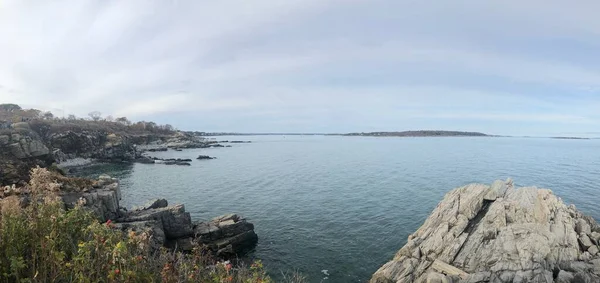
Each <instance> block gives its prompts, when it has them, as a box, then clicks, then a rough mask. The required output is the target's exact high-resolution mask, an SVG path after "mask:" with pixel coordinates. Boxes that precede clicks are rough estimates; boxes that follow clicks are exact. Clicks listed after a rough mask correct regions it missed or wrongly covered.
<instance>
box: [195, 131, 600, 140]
mask: <svg viewBox="0 0 600 283" xmlns="http://www.w3.org/2000/svg"><path fill="white" fill-rule="evenodd" d="M184 132H186V133H190V134H194V135H196V136H201V137H218V136H342V137H407V138H410V137H488V138H540V139H560V140H593V139H599V138H595V137H571V136H510V135H489V134H485V133H481V132H463V131H431V130H423V131H401V132H360V133H217V132H215V133H208V132H197V131H184Z"/></svg>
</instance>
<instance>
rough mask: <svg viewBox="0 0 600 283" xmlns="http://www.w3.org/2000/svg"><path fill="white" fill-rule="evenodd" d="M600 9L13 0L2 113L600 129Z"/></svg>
mask: <svg viewBox="0 0 600 283" xmlns="http://www.w3.org/2000/svg"><path fill="white" fill-rule="evenodd" d="M598 11H600V1H597V0H581V1H577V2H569V1H564V0H528V1H522V0H519V1H516V0H493V1H481V0H472V1H471V0H455V1H445V0H439V1H417V0H410V1H404V0H385V1H384V0H368V1H367V0H365V1H354V0H329V1H328V0H285V1H281V0H252V1H248V0H237V1H225V0H223V1H214V0H210V1H199V0H189V1H183V0H170V1H169V0H162V1H158V0H157V1H152V0H143V1H142V0H141V1H135V0H128V1H106V0H96V1H87V0H68V1H45V0H40V1H28V0H0V102H14V103H19V104H22V105H24V106H26V107H36V108H41V109H46V110H52V111H53V112H54V113H55V114H57V115H59V116H60V115H62V114H63V113H64V114H65V115H67V114H76V115H78V116H86V114H87V113H88V112H90V111H93V110H97V111H100V112H102V113H103V114H105V115H109V114H110V115H113V116H115V117H116V116H127V117H129V118H131V119H133V120H140V119H146V120H154V121H157V122H159V123H171V124H173V125H175V126H176V127H178V128H180V129H188V130H202V131H238V132H353V131H392V130H411V129H412V130H414V129H442V130H469V131H481V132H486V133H491V134H510V135H554V134H585V133H593V132H600V17H598ZM598 135H600V133H598Z"/></svg>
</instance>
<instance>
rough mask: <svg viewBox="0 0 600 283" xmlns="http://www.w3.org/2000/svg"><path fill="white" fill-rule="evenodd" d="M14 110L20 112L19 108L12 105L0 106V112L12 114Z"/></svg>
mask: <svg viewBox="0 0 600 283" xmlns="http://www.w3.org/2000/svg"><path fill="white" fill-rule="evenodd" d="M15 110H22V108H21V106H19V105H17V104H12V103H5V104H0V111H7V112H13V111H15Z"/></svg>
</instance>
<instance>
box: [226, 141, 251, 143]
mask: <svg viewBox="0 0 600 283" xmlns="http://www.w3.org/2000/svg"><path fill="white" fill-rule="evenodd" d="M230 143H251V141H230Z"/></svg>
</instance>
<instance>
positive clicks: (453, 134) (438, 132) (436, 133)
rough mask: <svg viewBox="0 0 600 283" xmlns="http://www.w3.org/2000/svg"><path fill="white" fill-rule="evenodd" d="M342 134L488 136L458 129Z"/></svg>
mask: <svg viewBox="0 0 600 283" xmlns="http://www.w3.org/2000/svg"><path fill="white" fill-rule="evenodd" d="M343 136H365V137H489V135H486V134H484V133H478V132H460V131H403V132H370V133H349V134H344V135H343Z"/></svg>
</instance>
